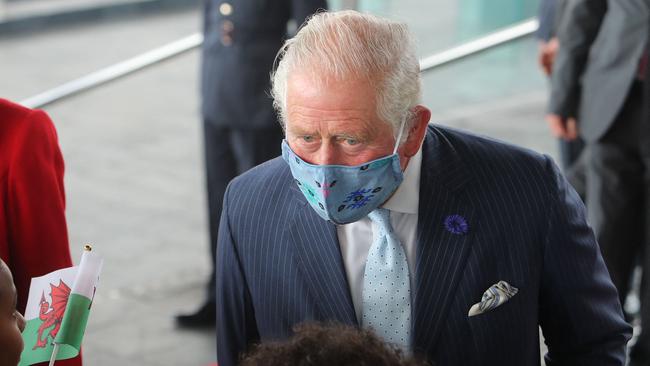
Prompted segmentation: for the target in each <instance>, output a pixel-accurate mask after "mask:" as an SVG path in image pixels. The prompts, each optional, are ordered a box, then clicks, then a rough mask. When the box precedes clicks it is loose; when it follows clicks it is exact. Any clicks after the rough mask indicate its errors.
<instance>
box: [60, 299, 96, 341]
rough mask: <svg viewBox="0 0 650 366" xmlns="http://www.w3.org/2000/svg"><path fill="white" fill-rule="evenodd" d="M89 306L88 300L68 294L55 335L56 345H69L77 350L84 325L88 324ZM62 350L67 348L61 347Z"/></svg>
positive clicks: (89, 301)
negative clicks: (59, 327) (66, 304)
mask: <svg viewBox="0 0 650 366" xmlns="http://www.w3.org/2000/svg"><path fill="white" fill-rule="evenodd" d="M90 304H91V300H90V299H89V298H87V297H85V296H82V295H79V294H75V293H72V294H70V297H69V298H68V306H67V307H66V308H65V315H64V316H63V322H62V323H61V329H60V330H59V333H58V334H57V335H56V339H55V341H56V343H59V344H61V345H69V346H72V347H74V348H76V349H77V350H79V347H81V340H82V339H83V336H84V332H85V330H86V323H88V314H90ZM64 348H67V347H61V349H64Z"/></svg>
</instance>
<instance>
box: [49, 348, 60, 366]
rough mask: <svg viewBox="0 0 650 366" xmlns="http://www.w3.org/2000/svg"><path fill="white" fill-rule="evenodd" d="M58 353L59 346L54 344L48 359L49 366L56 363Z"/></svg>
mask: <svg viewBox="0 0 650 366" xmlns="http://www.w3.org/2000/svg"><path fill="white" fill-rule="evenodd" d="M57 353H59V344H58V343H54V349H52V357H50V364H49V366H52V365H54V361H56V355H57Z"/></svg>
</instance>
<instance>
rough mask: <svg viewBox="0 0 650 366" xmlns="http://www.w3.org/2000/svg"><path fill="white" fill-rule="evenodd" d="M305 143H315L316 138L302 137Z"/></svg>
mask: <svg viewBox="0 0 650 366" xmlns="http://www.w3.org/2000/svg"><path fill="white" fill-rule="evenodd" d="M302 140H303V141H304V142H314V136H302Z"/></svg>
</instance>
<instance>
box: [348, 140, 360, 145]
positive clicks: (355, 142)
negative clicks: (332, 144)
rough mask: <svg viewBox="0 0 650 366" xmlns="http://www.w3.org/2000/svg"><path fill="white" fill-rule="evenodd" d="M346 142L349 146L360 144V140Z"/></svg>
mask: <svg viewBox="0 0 650 366" xmlns="http://www.w3.org/2000/svg"><path fill="white" fill-rule="evenodd" d="M345 142H346V143H347V144H348V145H357V144H358V143H359V140H357V139H345Z"/></svg>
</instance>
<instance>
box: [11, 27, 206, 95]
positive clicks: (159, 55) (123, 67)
mask: <svg viewBox="0 0 650 366" xmlns="http://www.w3.org/2000/svg"><path fill="white" fill-rule="evenodd" d="M201 43H203V35H202V34H201V33H194V34H192V35H191V36H188V37H185V38H182V39H179V40H177V41H174V42H172V43H169V44H166V45H164V46H162V47H159V48H156V49H154V50H151V51H149V52H145V53H143V54H141V55H138V56H136V57H133V58H131V59H128V60H126V61H122V62H119V63H117V64H115V65H112V66H109V67H106V68H104V69H101V70H98V71H95V72H93V73H90V74H88V75H86V76H83V77H80V78H78V79H74V80H72V81H69V82H67V83H65V84H63V85H60V86H57V87H55V88H53V89H50V90H47V91H45V92H43V93H41V94H37V95H35V96H33V97H30V98H27V99H25V100H23V101H21V102H20V104H22V105H24V106H26V107H29V108H43V107H44V106H46V105H49V104H52V103H54V102H57V101H59V100H62V99H65V98H68V97H70V96H72V95H75V94H78V93H80V92H82V91H85V90H89V89H92V88H95V87H98V86H100V85H102V84H106V83H108V82H111V81H114V80H117V79H119V78H121V77H123V76H126V75H129V74H131V73H133V72H136V71H138V70H141V69H143V68H145V67H149V66H152V65H155V64H157V63H159V62H163V61H166V60H169V59H171V58H172V57H175V56H178V55H180V54H183V53H185V52H187V51H191V50H193V49H194V48H196V47H199V46H200V45H201Z"/></svg>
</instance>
